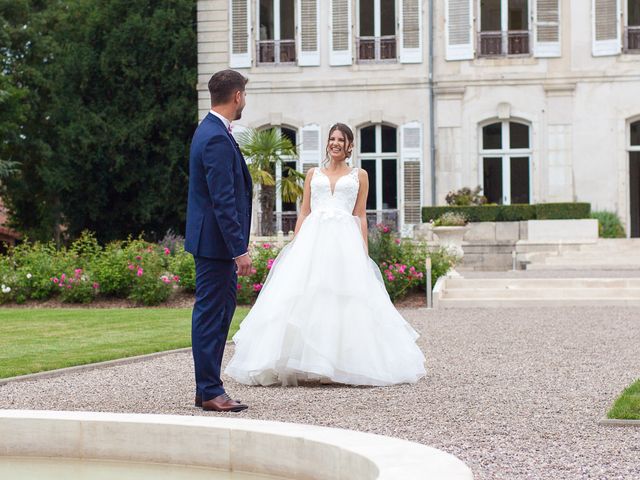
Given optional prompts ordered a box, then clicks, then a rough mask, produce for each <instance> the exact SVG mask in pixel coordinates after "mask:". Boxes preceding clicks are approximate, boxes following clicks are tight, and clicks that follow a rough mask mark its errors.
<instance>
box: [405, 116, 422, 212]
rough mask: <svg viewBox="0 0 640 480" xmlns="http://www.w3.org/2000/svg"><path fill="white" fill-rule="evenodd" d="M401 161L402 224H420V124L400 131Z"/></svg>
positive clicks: (416, 123) (413, 123)
mask: <svg viewBox="0 0 640 480" xmlns="http://www.w3.org/2000/svg"><path fill="white" fill-rule="evenodd" d="M400 156H401V160H402V224H404V225H416V224H418V223H421V222H422V219H421V211H420V208H421V206H422V124H421V123H420V122H411V123H406V124H404V125H403V126H402V127H401V130H400Z"/></svg>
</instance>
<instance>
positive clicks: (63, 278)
mask: <svg viewBox="0 0 640 480" xmlns="http://www.w3.org/2000/svg"><path fill="white" fill-rule="evenodd" d="M66 278H67V276H66V275H65V274H64V273H63V274H62V275H60V281H61V282H64V281H65V279H66Z"/></svg>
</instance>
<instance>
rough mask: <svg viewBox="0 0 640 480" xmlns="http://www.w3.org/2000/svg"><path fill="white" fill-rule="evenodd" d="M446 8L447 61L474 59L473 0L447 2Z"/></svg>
mask: <svg viewBox="0 0 640 480" xmlns="http://www.w3.org/2000/svg"><path fill="white" fill-rule="evenodd" d="M445 8H446V10H445V29H444V33H445V39H446V49H447V51H446V59H447V60H470V59H472V58H473V13H472V12H473V0H446V2H445Z"/></svg>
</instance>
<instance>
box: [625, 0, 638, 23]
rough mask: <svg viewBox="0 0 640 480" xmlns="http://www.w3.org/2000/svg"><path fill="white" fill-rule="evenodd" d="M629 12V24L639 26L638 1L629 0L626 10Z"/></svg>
mask: <svg viewBox="0 0 640 480" xmlns="http://www.w3.org/2000/svg"><path fill="white" fill-rule="evenodd" d="M627 11H628V12H629V26H630V27H637V26H640V1H639V0H629V5H628V10H627Z"/></svg>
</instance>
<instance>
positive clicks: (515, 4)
mask: <svg viewBox="0 0 640 480" xmlns="http://www.w3.org/2000/svg"><path fill="white" fill-rule="evenodd" d="M528 11H529V8H528V6H527V0H509V17H508V18H509V30H527V29H528V28H529V26H528V22H527V14H528Z"/></svg>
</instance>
